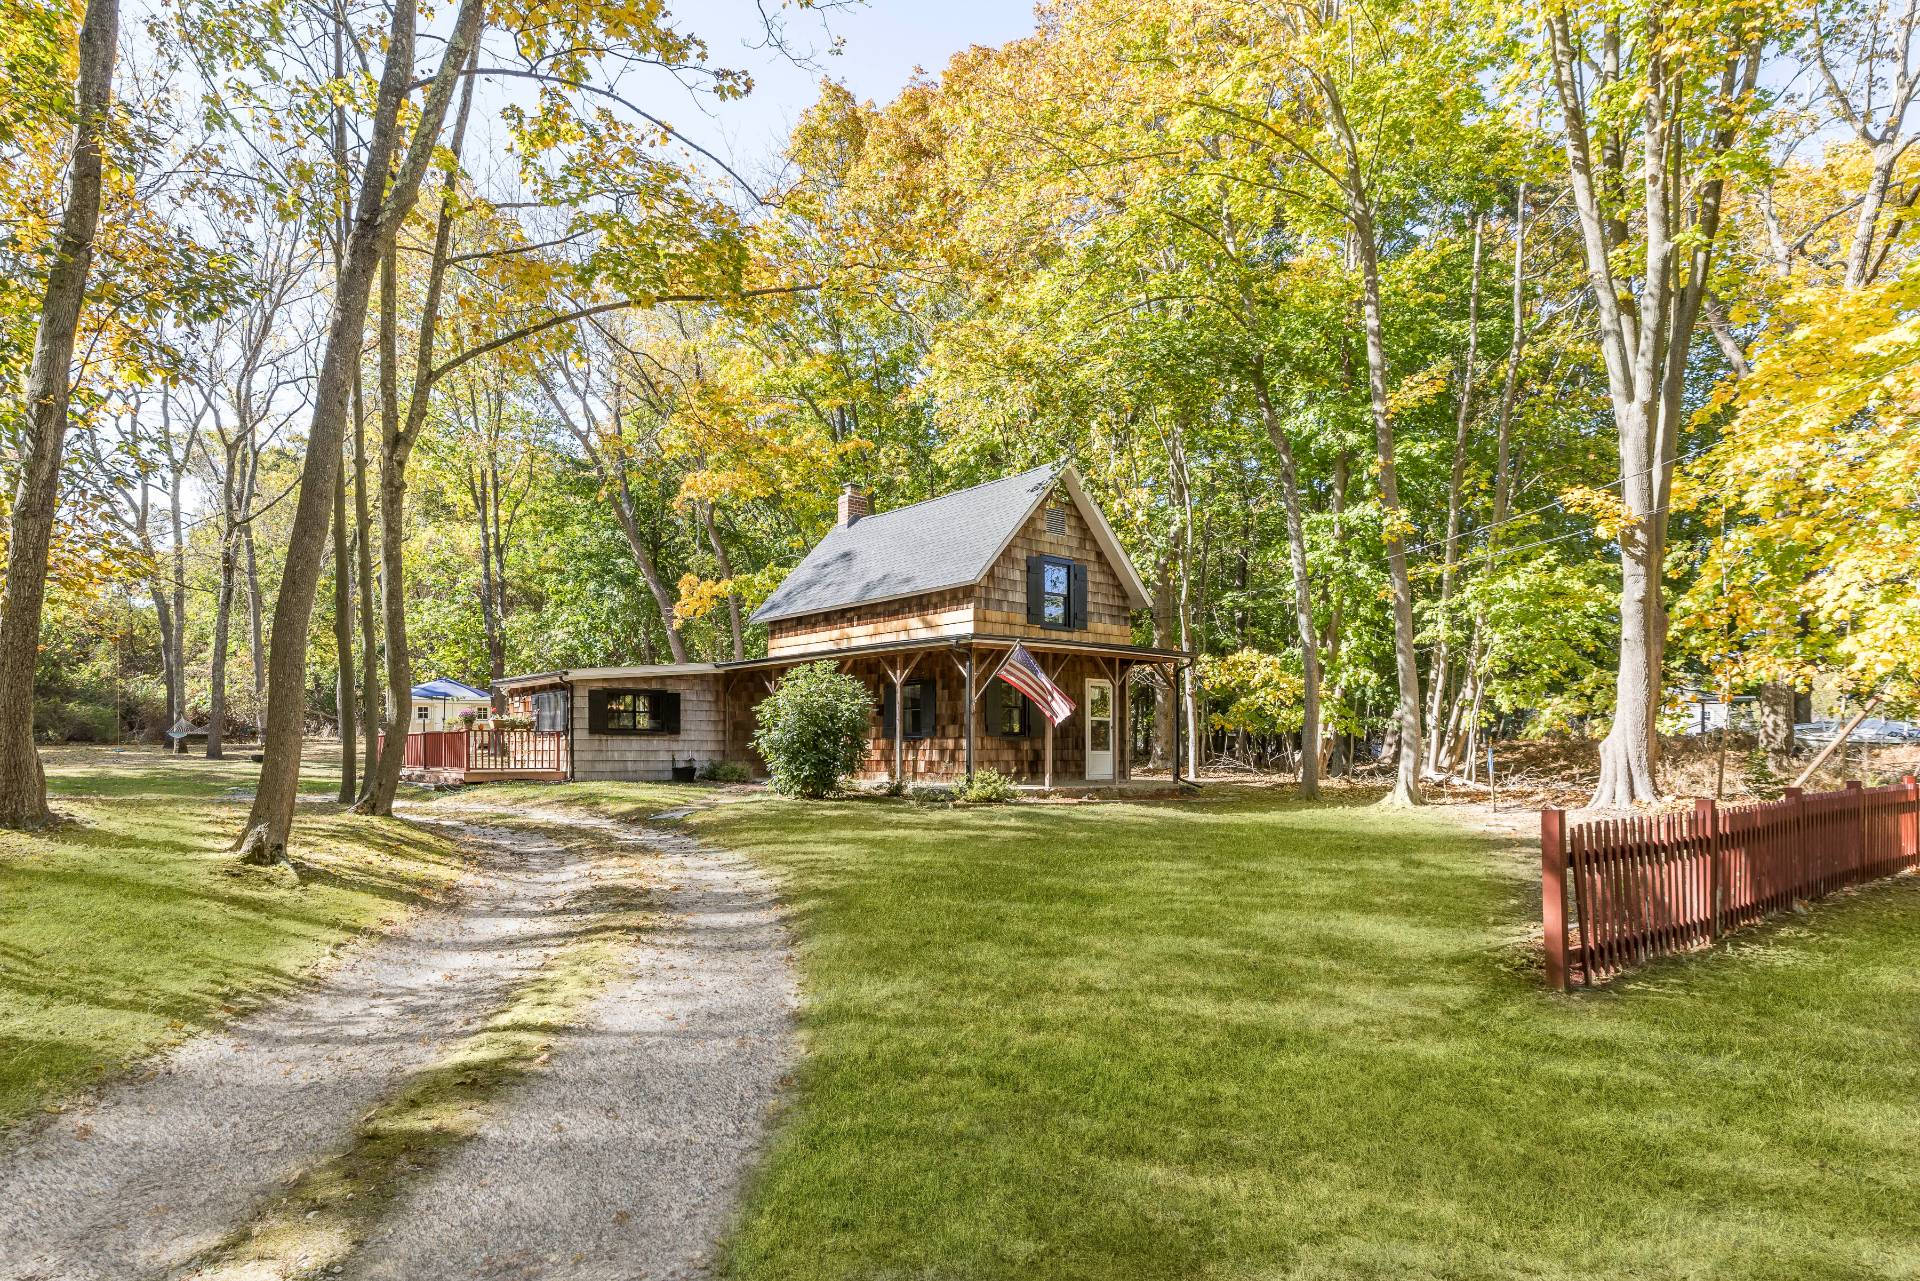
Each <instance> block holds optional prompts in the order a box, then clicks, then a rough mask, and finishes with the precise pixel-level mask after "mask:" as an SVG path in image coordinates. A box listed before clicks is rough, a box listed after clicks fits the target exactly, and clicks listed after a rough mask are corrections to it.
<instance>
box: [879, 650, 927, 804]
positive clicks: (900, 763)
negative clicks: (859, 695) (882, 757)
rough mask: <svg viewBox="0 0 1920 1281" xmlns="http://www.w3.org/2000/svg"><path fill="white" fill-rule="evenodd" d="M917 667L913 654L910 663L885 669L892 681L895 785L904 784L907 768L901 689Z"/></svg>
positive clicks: (916, 660)
mask: <svg viewBox="0 0 1920 1281" xmlns="http://www.w3.org/2000/svg"><path fill="white" fill-rule="evenodd" d="M919 665H920V655H918V654H915V655H914V656H913V661H912V662H909V663H899V664H895V665H891V666H889V667H888V668H887V675H888V676H889V677H891V678H892V680H893V781H894V782H895V783H904V782H906V768H907V735H906V727H907V709H906V707H905V705H904V704H905V699H904V698H903V697H902V695H903V693H904V691H903V689H902V688H901V687H902V686H904V685H905V684H906V683H907V677H908V676H910V675H912V674H913V669H914V668H916V667H918V666H919Z"/></svg>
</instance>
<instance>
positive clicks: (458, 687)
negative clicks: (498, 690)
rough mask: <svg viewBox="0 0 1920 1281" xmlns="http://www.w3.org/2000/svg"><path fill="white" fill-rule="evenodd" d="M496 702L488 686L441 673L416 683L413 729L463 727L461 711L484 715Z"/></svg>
mask: <svg viewBox="0 0 1920 1281" xmlns="http://www.w3.org/2000/svg"><path fill="white" fill-rule="evenodd" d="M492 706H493V698H492V696H491V695H489V694H488V693H487V692H486V691H485V690H480V689H475V688H474V687H473V686H471V685H467V684H464V683H462V682H460V681H457V680H453V679H451V678H450V677H446V676H440V677H436V678H435V679H433V680H430V681H426V682H423V683H422V684H419V685H415V686H414V687H413V716H412V718H411V720H410V721H409V723H408V729H409V730H410V731H411V732H416V733H417V732H421V731H426V730H445V729H458V728H460V713H462V712H466V711H471V712H473V713H475V715H476V716H479V717H484V716H485V715H486V714H487V712H488V710H489V709H490V708H491V707H492Z"/></svg>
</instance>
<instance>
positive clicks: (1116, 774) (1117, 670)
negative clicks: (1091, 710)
mask: <svg viewBox="0 0 1920 1281" xmlns="http://www.w3.org/2000/svg"><path fill="white" fill-rule="evenodd" d="M1132 678H1133V664H1132V663H1129V662H1127V661H1125V660H1124V659H1119V658H1116V659H1114V660H1113V753H1114V755H1113V781H1114V782H1116V783H1124V782H1126V781H1127V777H1128V774H1129V772H1130V770H1131V768H1132V764H1131V762H1132V758H1133V727H1132V726H1130V725H1129V724H1128V723H1127V721H1128V719H1129V718H1130V717H1131V716H1132V715H1133V698H1132V690H1131V686H1130V684H1129V682H1130V681H1131V680H1132Z"/></svg>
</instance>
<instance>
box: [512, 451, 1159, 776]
mask: <svg viewBox="0 0 1920 1281" xmlns="http://www.w3.org/2000/svg"><path fill="white" fill-rule="evenodd" d="M1150 603H1151V602H1150V600H1149V598H1148V595H1147V590H1146V587H1145V586H1144V585H1143V584H1142V583H1141V581H1140V576H1139V574H1138V573H1137V572H1135V570H1134V568H1133V565H1132V563H1131V562H1130V561H1129V560H1128V559H1127V554H1126V552H1125V551H1123V550H1122V549H1121V547H1120V543H1119V540H1118V539H1116V538H1115V537H1114V533H1113V529H1112V527H1111V526H1110V525H1108V524H1107V521H1106V518H1105V517H1104V516H1103V515H1101V513H1100V509H1099V508H1098V507H1097V506H1096V505H1095V504H1094V502H1093V500H1092V499H1091V498H1089V497H1088V496H1087V493H1086V490H1085V488H1084V487H1083V486H1082V484H1081V482H1080V477H1079V476H1078V474H1077V473H1076V472H1075V471H1074V469H1073V467H1072V466H1071V465H1070V464H1066V463H1052V464H1048V465H1047V466H1044V467H1036V468H1034V469H1033V470H1031V471H1026V472H1022V473H1020V474H1019V475H1017V476H1009V477H1006V478H1005V479H1002V480H995V481H989V482H988V483H986V484H983V485H976V486H974V487H973V488H971V489H963V490H959V491H957V492H955V493H951V494H943V495H941V496H940V497H938V498H930V499H928V500H926V501H925V502H919V503H914V504H912V505H911V506H907V507H901V508H898V509H897V510H894V511H888V512H871V511H870V510H869V508H868V501H867V499H866V497H865V496H864V495H862V494H859V493H857V492H855V491H854V489H853V488H852V487H851V486H849V487H848V489H847V491H846V492H845V493H843V494H842V495H841V496H840V512H839V520H838V522H837V523H836V524H835V525H834V527H833V528H832V529H830V530H828V531H827V534H826V536H825V537H824V538H822V539H821V540H820V542H819V543H818V544H817V545H816V546H815V547H814V548H813V550H812V551H811V552H809V553H808V554H807V556H806V558H805V559H804V560H802V561H801V562H800V564H799V565H797V566H795V567H794V569H793V571H792V572H791V573H790V574H788V575H787V577H786V578H785V580H784V581H782V582H781V584H780V586H779V587H778V588H777V589H775V591H774V593H773V594H772V595H771V596H769V597H768V598H767V600H766V602H765V603H764V604H762V605H761V606H760V608H759V609H757V610H755V611H754V613H753V617H752V621H753V622H755V623H761V624H764V625H765V626H766V628H767V657H765V658H761V659H749V660H747V661H745V662H734V663H671V664H655V665H650V666H644V667H617V668H588V669H580V670H573V671H559V672H543V673H539V674H537V675H530V676H515V677H510V678H508V679H505V680H503V681H501V682H500V683H499V688H500V689H501V690H502V691H503V692H504V693H505V694H506V696H507V698H508V703H509V710H510V711H512V712H515V713H518V714H521V715H526V716H530V717H532V718H533V720H534V723H535V729H536V730H543V731H546V732H549V733H565V734H566V735H567V740H568V741H567V748H568V750H567V752H566V754H565V755H566V759H567V761H568V762H569V767H568V773H569V776H570V777H572V778H575V779H630V780H648V779H668V778H672V777H674V776H675V773H676V771H678V774H679V776H680V777H687V776H688V775H689V771H691V770H692V769H694V768H697V767H698V766H699V765H702V764H704V763H706V762H708V761H716V760H730V761H744V762H748V763H749V764H751V765H752V766H753V767H754V768H755V769H756V771H758V770H759V768H760V766H761V764H762V763H761V762H760V761H759V759H758V758H757V757H756V756H755V755H754V753H753V749H752V746H751V743H752V739H753V733H754V728H755V725H754V709H755V707H756V706H758V704H759V703H760V701H761V700H762V699H764V698H765V697H766V696H767V693H768V691H769V690H771V689H772V687H773V684H774V683H775V682H776V681H777V680H778V679H779V678H780V675H781V674H782V673H783V672H785V671H786V670H788V669H789V668H792V667H795V666H798V665H800V664H803V663H811V662H815V661H818V660H820V659H831V660H834V661H836V662H837V663H839V665H840V667H841V669H842V670H843V671H846V672H849V673H851V674H852V675H854V676H856V677H858V678H859V679H861V680H862V681H864V682H866V684H867V686H868V687H869V688H870V689H871V690H872V691H873V695H874V726H873V737H872V739H871V741H870V745H869V749H868V755H867V759H866V761H865V762H864V765H863V767H862V770H861V773H860V777H861V778H863V779H869V780H871V779H879V778H889V777H891V778H899V779H902V780H905V781H908V782H951V781H955V780H958V779H960V778H962V777H964V776H966V775H968V774H970V773H971V772H972V771H973V770H974V769H975V768H979V767H986V766H991V767H992V768H994V769H996V770H999V771H1000V772H1001V773H1003V774H1007V775H1010V776H1012V777H1013V778H1015V779H1017V780H1020V781H1022V782H1031V783H1040V784H1043V785H1046V786H1055V785H1063V784H1071V785H1075V786H1078V785H1082V784H1092V785H1101V784H1117V783H1122V782H1125V781H1126V780H1127V778H1128V760H1127V756H1128V753H1127V751H1126V750H1125V747H1126V744H1127V743H1128V742H1129V741H1130V733H1129V727H1128V725H1127V718H1128V714H1129V705H1130V700H1129V699H1128V698H1127V696H1126V695H1127V690H1128V687H1129V682H1130V681H1131V679H1132V677H1133V676H1134V674H1135V673H1136V672H1138V671H1141V670H1143V669H1147V668H1152V667H1156V666H1157V667H1160V668H1163V669H1164V670H1165V671H1166V673H1167V675H1168V676H1171V675H1172V674H1173V672H1174V670H1175V669H1176V668H1177V667H1178V666H1179V665H1181V664H1183V663H1185V662H1187V661H1188V659H1189V657H1190V656H1189V655H1187V654H1184V653H1182V652H1179V651H1174V650H1161V649H1151V648H1147V647H1144V646H1140V645H1136V644H1134V643H1133V615H1134V612H1135V611H1136V610H1143V609H1146V608H1148V607H1149V605H1150ZM1016 643H1018V644H1020V645H1023V646H1024V647H1025V648H1026V650H1027V651H1028V653H1030V654H1031V655H1032V657H1033V659H1034V660H1035V661H1036V662H1037V663H1038V664H1039V666H1040V667H1041V669H1042V670H1043V671H1044V672H1045V673H1046V675H1047V676H1048V677H1049V678H1050V679H1051V680H1052V681H1053V683H1054V684H1055V685H1057V686H1058V687H1059V688H1060V689H1061V690H1063V691H1064V692H1065V693H1066V695H1067V697H1069V698H1070V699H1072V700H1073V703H1074V704H1075V707H1074V710H1073V712H1072V713H1071V714H1070V715H1069V716H1067V717H1066V719H1064V720H1062V721H1061V722H1060V724H1059V725H1057V726H1056V725H1054V724H1052V723H1051V722H1050V721H1049V720H1048V718H1047V717H1045V716H1044V715H1042V714H1041V712H1040V709H1039V708H1038V707H1037V706H1036V705H1035V704H1034V703H1033V702H1032V701H1031V700H1030V699H1029V698H1028V697H1027V696H1026V695H1024V694H1022V693H1021V692H1020V691H1019V690H1016V689H1015V688H1014V687H1013V686H1012V685H1011V684H1009V683H1008V682H1006V681H1004V680H1000V679H996V677H997V674H998V672H999V669H1000V667H1001V665H1002V664H1004V663H1005V662H1006V660H1007V658H1008V656H1009V655H1010V654H1011V653H1012V652H1013V649H1014V646H1015V644H1016Z"/></svg>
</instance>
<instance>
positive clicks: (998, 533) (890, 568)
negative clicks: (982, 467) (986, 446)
mask: <svg viewBox="0 0 1920 1281" xmlns="http://www.w3.org/2000/svg"><path fill="white" fill-rule="evenodd" d="M1056 483H1060V484H1063V485H1064V487H1065V488H1066V490H1067V492H1068V494H1069V495H1070V496H1071V497H1072V499H1073V501H1074V504H1075V505H1076V506H1077V507H1078V508H1079V509H1080V512H1081V515H1082V516H1083V517H1084V518H1085V519H1086V521H1087V524H1088V525H1089V526H1090V527H1091V528H1092V530H1093V534H1094V538H1095V540H1096V541H1098V542H1099V544H1100V546H1101V549H1102V550H1103V551H1104V552H1105V553H1106V554H1107V557H1108V559H1109V560H1111V561H1112V562H1113V566H1114V569H1115V570H1116V571H1117V572H1118V573H1119V575H1120V581H1121V582H1122V583H1123V584H1124V585H1125V586H1126V589H1127V594H1128V596H1129V598H1130V603H1131V604H1132V605H1133V607H1134V608H1136V609H1143V608H1145V607H1146V606H1147V605H1148V604H1149V603H1150V598H1149V597H1148V595H1147V590H1146V587H1145V586H1144V585H1143V584H1142V583H1141V581H1140V576H1139V574H1137V573H1136V572H1135V571H1134V568H1133V565H1132V564H1131V563H1130V562H1129V561H1128V560H1127V556H1126V553H1125V552H1124V551H1122V550H1121V548H1120V543H1119V540H1118V539H1117V538H1115V537H1114V533H1113V528H1112V527H1111V526H1110V525H1108V524H1107V521H1106V518H1105V517H1104V516H1102V515H1101V514H1100V509H1099V508H1098V507H1096V506H1094V504H1093V502H1092V500H1090V499H1089V498H1088V497H1087V495H1086V492H1085V491H1084V490H1083V489H1082V488H1081V486H1080V478H1079V476H1078V474H1077V473H1076V472H1075V471H1074V469H1073V467H1072V465H1071V464H1069V463H1067V462H1065V461H1061V462H1052V463H1047V464H1046V465H1045V466H1041V467H1035V468H1033V469H1032V470H1030V471H1023V472H1021V473H1020V474H1019V475H1017V476H1008V477H1005V478H1004V479H1001V480H991V481H988V482H987V483H985V484H983V485H975V486H973V488H971V489H961V490H956V491H955V492H953V493H951V494H942V495H940V496H939V497H938V498H929V499H927V500H926V501H924V502H918V503H913V504H911V505H909V506H906V507H897V508H895V509H894V510H892V511H885V512H876V513H875V514H873V515H871V516H862V517H861V518H860V519H858V520H856V521H854V522H853V523H852V524H851V525H835V526H834V527H833V528H832V529H830V530H828V531H827V534H826V537H824V538H822V539H821V540H820V541H819V542H818V543H816V544H814V547H813V550H812V551H810V552H808V553H807V555H806V558H805V559H804V560H802V561H801V562H800V563H799V564H798V565H796V566H794V568H793V571H792V572H791V573H789V574H788V575H787V576H786V578H785V579H783V580H782V581H781V583H780V586H779V587H777V588H775V589H774V592H773V595H771V596H769V597H767V599H766V601H765V602H764V603H762V604H761V606H760V608H758V609H756V610H755V611H753V617H752V620H751V621H753V622H756V623H772V622H778V621H779V620H781V619H785V618H799V617H803V616H805V615H807V614H818V613H821V612H823V611H825V610H830V609H845V608H847V607H849V606H853V605H870V604H875V603H878V602H880V601H889V600H898V599H900V598H901V597H905V596H919V595H922V594H924V593H927V592H938V591H946V590H949V589H951V588H955V587H971V586H973V585H974V584H975V583H978V582H979V581H980V580H981V579H983V578H985V577H986V576H987V572H988V571H989V570H991V569H992V568H993V565H994V562H995V561H997V560H998V559H999V558H1000V554H1001V553H1002V552H1004V551H1005V550H1006V548H1007V545H1008V544H1009V543H1011V542H1012V541H1013V537H1014V535H1015V534H1017V533H1019V532H1020V527H1021V526H1022V525H1024V524H1025V523H1026V521H1027V518H1028V517H1029V516H1031V515H1033V513H1034V510H1035V509H1036V508H1038V507H1039V506H1040V504H1041V502H1042V501H1044V500H1045V498H1046V496H1047V494H1048V493H1050V492H1051V491H1052V489H1053V487H1054V485H1055V484H1056Z"/></svg>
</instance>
